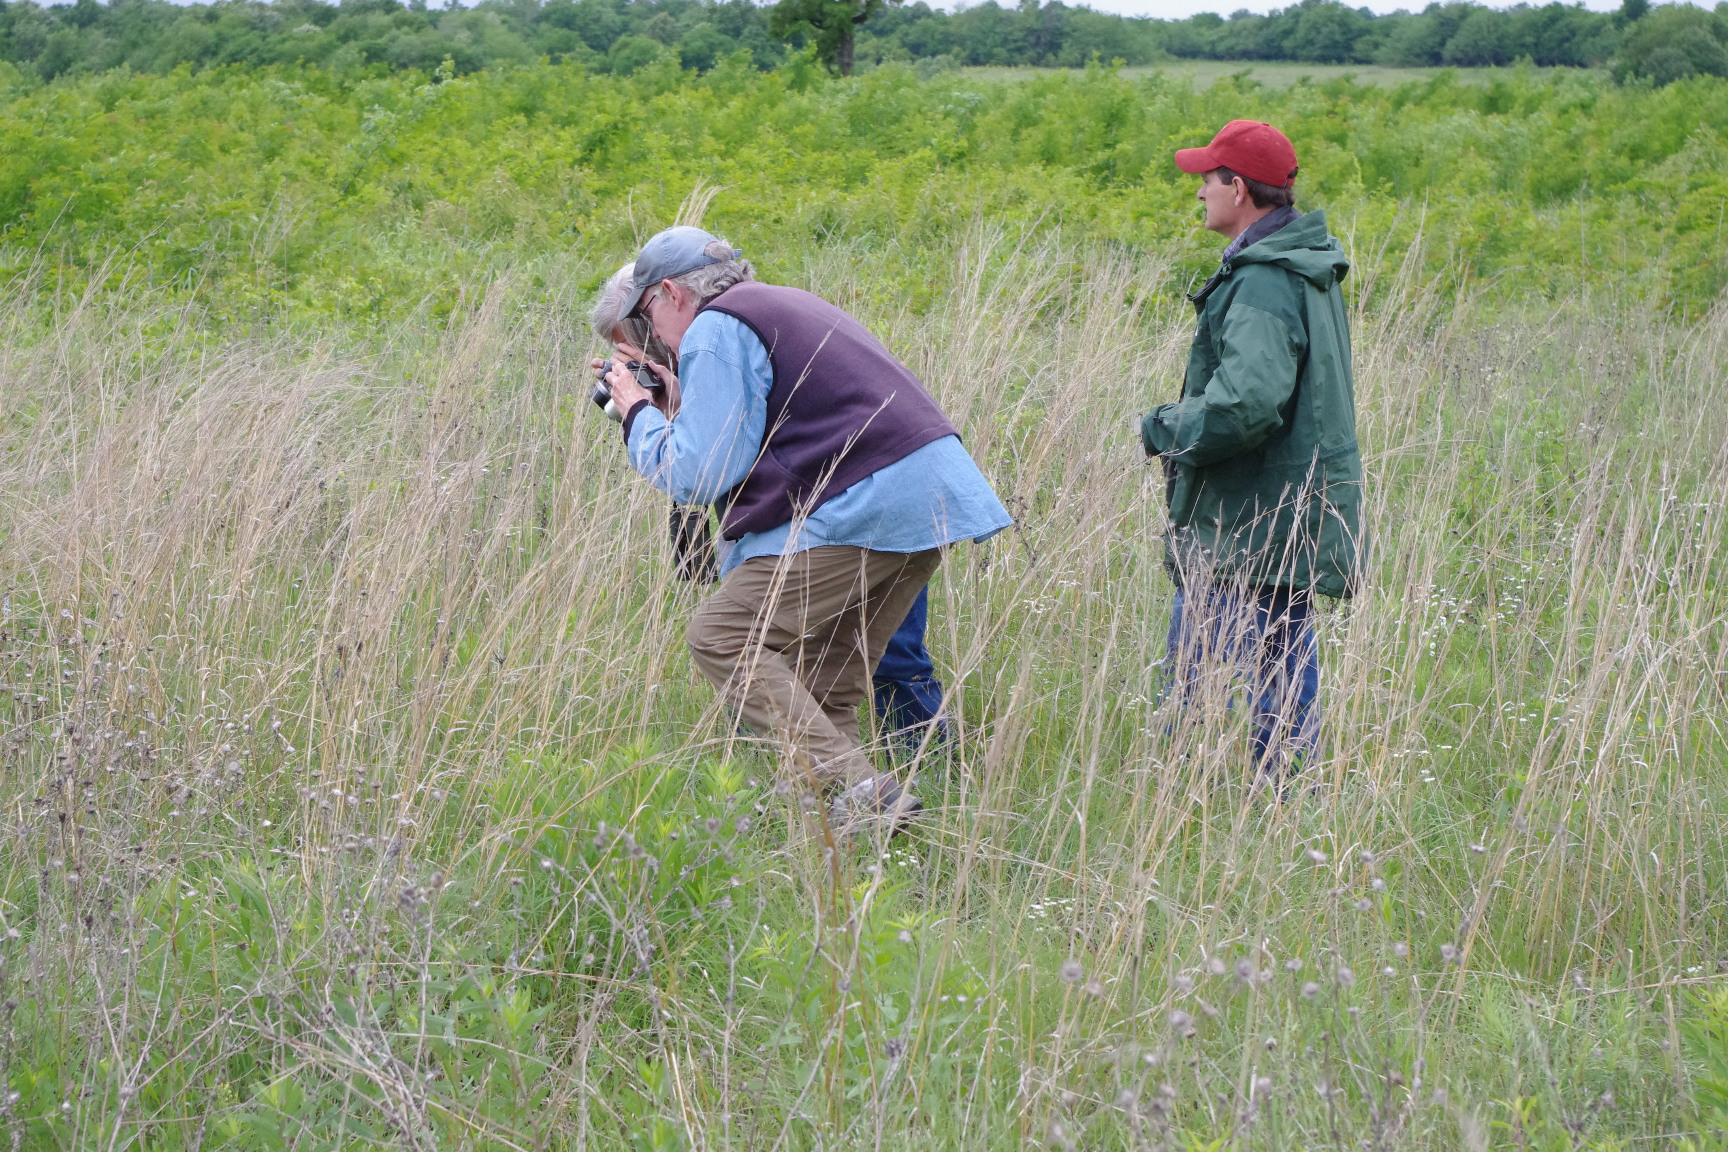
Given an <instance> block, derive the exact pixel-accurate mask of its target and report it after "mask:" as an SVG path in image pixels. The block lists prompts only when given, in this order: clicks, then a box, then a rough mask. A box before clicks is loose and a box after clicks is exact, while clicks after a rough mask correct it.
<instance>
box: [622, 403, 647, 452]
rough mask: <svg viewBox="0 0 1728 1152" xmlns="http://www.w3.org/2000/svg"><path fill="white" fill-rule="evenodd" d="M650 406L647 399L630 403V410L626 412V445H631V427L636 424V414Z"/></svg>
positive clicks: (626, 446) (627, 446)
mask: <svg viewBox="0 0 1728 1152" xmlns="http://www.w3.org/2000/svg"><path fill="white" fill-rule="evenodd" d="M647 407H649V403H648V401H647V400H646V399H643V400H638V401H636V403H634V404H632V405H630V411H628V412H626V413H624V447H625V448H629V447H630V429H631V428H633V427H635V426H636V414H637V413H638V412H640V411H642V409H644V408H647Z"/></svg>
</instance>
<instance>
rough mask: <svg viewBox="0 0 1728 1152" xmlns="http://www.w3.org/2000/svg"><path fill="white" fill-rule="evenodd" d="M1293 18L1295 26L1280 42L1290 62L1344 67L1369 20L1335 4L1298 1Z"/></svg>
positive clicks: (1329, 0)
mask: <svg viewBox="0 0 1728 1152" xmlns="http://www.w3.org/2000/svg"><path fill="white" fill-rule="evenodd" d="M1294 16H1295V26H1294V27H1293V28H1292V29H1291V30H1290V33H1289V35H1288V36H1287V37H1286V38H1285V40H1284V52H1285V55H1287V56H1289V58H1290V59H1292V60H1303V61H1308V62H1311V63H1315V64H1344V63H1347V62H1348V61H1350V60H1351V59H1353V58H1354V57H1355V53H1356V41H1357V40H1359V39H1361V38H1362V37H1363V36H1364V35H1366V34H1367V32H1368V20H1369V18H1368V17H1366V16H1363V15H1362V14H1361V13H1360V12H1357V11H1356V10H1355V9H1353V8H1346V7H1345V6H1344V5H1342V4H1340V3H1338V2H1337V0H1302V3H1300V4H1298V5H1297V6H1296V9H1295V12H1294Z"/></svg>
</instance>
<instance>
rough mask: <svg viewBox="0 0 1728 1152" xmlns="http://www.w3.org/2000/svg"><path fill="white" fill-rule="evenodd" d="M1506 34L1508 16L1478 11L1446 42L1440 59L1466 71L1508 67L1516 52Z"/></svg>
mask: <svg viewBox="0 0 1728 1152" xmlns="http://www.w3.org/2000/svg"><path fill="white" fill-rule="evenodd" d="M1506 32H1507V28H1506V17H1505V15H1504V14H1502V13H1499V12H1496V11H1494V10H1493V9H1491V8H1478V9H1476V10H1475V11H1474V12H1472V13H1470V15H1468V16H1466V17H1465V18H1464V23H1462V24H1460V25H1459V26H1458V31H1457V32H1456V33H1454V34H1453V36H1452V39H1450V40H1448V41H1447V42H1446V47H1445V48H1444V49H1443V50H1442V51H1441V53H1440V58H1441V59H1442V60H1443V61H1445V62H1446V63H1447V64H1458V65H1462V66H1463V67H1465V68H1480V67H1483V66H1485V65H1489V64H1505V63H1506V62H1507V61H1509V60H1511V59H1512V52H1513V51H1515V49H1512V48H1511V46H1510V45H1509V44H1508V43H1507V41H1506Z"/></svg>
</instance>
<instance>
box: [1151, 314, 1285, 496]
mask: <svg viewBox="0 0 1728 1152" xmlns="http://www.w3.org/2000/svg"><path fill="white" fill-rule="evenodd" d="M1219 343H1220V345H1221V346H1222V347H1221V355H1220V357H1219V362H1218V367H1217V369H1215V370H1214V371H1213V373H1212V378H1211V379H1210V380H1208V381H1206V385H1205V387H1204V388H1203V389H1202V390H1201V391H1200V392H1199V394H1198V395H1194V396H1190V397H1187V398H1186V399H1183V400H1178V401H1177V402H1176V403H1174V404H1163V405H1160V406H1159V407H1157V408H1154V409H1152V411H1151V412H1149V413H1147V415H1146V419H1145V421H1144V423H1143V424H1142V425H1141V436H1142V438H1143V439H1144V440H1145V443H1146V447H1147V450H1148V451H1150V452H1152V453H1153V454H1155V455H1158V456H1163V457H1166V458H1168V459H1171V460H1175V461H1177V462H1179V463H1182V464H1190V465H1193V466H1195V467H1203V466H1205V465H1207V464H1215V463H1217V462H1218V461H1220V460H1227V459H1229V458H1230V457H1232V456H1240V455H1241V454H1242V453H1244V452H1251V451H1253V450H1254V449H1255V448H1258V447H1259V446H1260V445H1261V444H1262V443H1264V442H1265V440H1266V438H1267V437H1268V436H1270V435H1271V434H1272V433H1274V432H1276V431H1277V430H1278V429H1279V428H1281V427H1283V426H1284V418H1283V416H1281V415H1280V414H1279V409H1281V408H1282V407H1283V406H1284V405H1285V404H1286V403H1288V402H1289V400H1290V396H1291V393H1293V392H1294V391H1295V390H1296V372H1297V368H1298V360H1299V349H1298V347H1297V343H1296V340H1295V338H1294V336H1293V335H1292V333H1291V331H1290V329H1289V327H1288V326H1287V325H1286V324H1285V323H1284V321H1283V320H1281V319H1279V318H1278V317H1277V316H1274V315H1273V314H1272V313H1270V312H1267V311H1264V310H1262V309H1259V308H1255V307H1253V306H1252V305H1249V304H1243V303H1235V304H1233V305H1232V306H1231V307H1230V309H1229V311H1228V312H1226V313H1225V315H1224V320H1223V325H1222V332H1221V336H1220V340H1219Z"/></svg>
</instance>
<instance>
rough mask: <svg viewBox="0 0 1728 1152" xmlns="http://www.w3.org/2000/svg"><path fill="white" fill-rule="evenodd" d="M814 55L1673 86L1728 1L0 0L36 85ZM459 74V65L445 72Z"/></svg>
mask: <svg viewBox="0 0 1728 1152" xmlns="http://www.w3.org/2000/svg"><path fill="white" fill-rule="evenodd" d="M798 51H808V52H811V53H813V54H814V55H815V56H816V57H817V58H819V59H820V60H822V61H823V62H824V63H826V64H827V65H828V66H829V67H830V68H832V69H834V70H835V71H839V72H842V73H850V72H851V71H852V69H853V67H854V66H855V65H857V64H859V63H863V64H877V63H883V62H891V61H924V62H927V66H929V67H933V68H943V67H958V66H965V65H1036V66H1042V67H1078V66H1081V65H1083V64H1085V63H1086V62H1087V61H1089V60H1092V59H1099V60H1103V61H1106V62H1108V61H1112V60H1120V61H1122V62H1123V63H1125V64H1152V63H1156V62H1158V61H1160V60H1167V59H1171V58H1199V59H1213V60H1286V61H1297V62H1303V63H1315V64H1382V65H1392V66H1405V67H1421V66H1442V65H1456V66H1461V67H1474V66H1482V65H1500V64H1510V63H1514V62H1516V61H1519V60H1529V61H1531V62H1532V63H1535V64H1538V65H1557V66H1575V67H1588V66H1601V65H1612V66H1613V67H1615V69H1616V70H1617V72H1618V73H1619V74H1620V75H1621V76H1622V78H1627V77H1634V76H1642V77H1646V78H1648V79H1650V80H1653V81H1655V82H1656V83H1668V82H1671V81H1673V80H1676V79H1680V78H1682V77H1685V76H1689V75H1694V74H1713V75H1718V76H1728V0H1725V2H1722V3H1718V4H1717V5H1716V7H1715V9H1714V10H1713V11H1707V10H1705V9H1702V8H1697V7H1693V6H1691V5H1689V4H1675V5H1665V6H1661V7H1657V8H1654V9H1652V8H1651V7H1650V5H1649V3H1648V0H1625V3H1624V4H1623V6H1622V7H1621V9H1620V10H1619V11H1617V12H1607V13H1604V12H1591V11H1589V10H1587V9H1585V8H1584V7H1583V6H1582V5H1567V4H1562V3H1558V2H1555V3H1549V4H1545V5H1542V6H1539V7H1537V6H1532V5H1529V4H1519V5H1516V6H1515V7H1512V8H1507V9H1493V8H1487V7H1484V6H1482V5H1480V4H1474V3H1468V2H1454V3H1444V4H1442V3H1433V4H1429V5H1428V6H1427V7H1426V8H1424V9H1423V10H1422V11H1420V12H1408V11H1398V12H1394V13H1391V14H1389V15H1383V16H1376V15H1374V14H1373V13H1371V12H1370V11H1369V10H1368V9H1366V8H1350V7H1348V6H1346V5H1345V4H1342V3H1339V2H1338V0H1301V2H1300V3H1297V4H1295V5H1293V6H1291V7H1289V8H1285V9H1282V10H1279V11H1274V12H1272V13H1270V14H1268V15H1256V14H1253V13H1249V12H1246V11H1242V12H1237V13H1235V14H1234V15H1232V16H1230V17H1229V18H1225V17H1222V16H1218V15H1215V14H1211V13H1207V14H1202V15H1198V16H1194V17H1192V18H1189V19H1185V20H1156V19H1151V18H1142V17H1123V16H1114V15H1110V14H1107V13H1102V12H1096V11H1093V10H1092V9H1090V8H1087V7H1085V6H1069V5H1067V4H1064V3H1062V2H1061V0H1047V2H1045V3H1043V4H1042V5H1040V4H1039V3H1038V0H1020V2H1019V3H1018V5H1016V6H1014V7H1004V6H1002V5H1001V4H999V3H997V2H996V0H984V2H983V3H979V4H975V5H972V6H970V7H964V8H961V9H959V10H958V11H954V12H945V11H942V10H940V9H935V8H932V7H930V5H929V4H927V3H923V2H922V0H920V2H918V3H912V4H905V3H897V2H890V0H779V3H777V4H774V5H772V6H767V7H761V6H758V5H756V4H754V3H751V2H750V0H481V2H480V3H479V4H477V5H475V6H473V7H460V6H458V5H456V4H455V3H454V2H453V0H450V2H449V3H447V6H446V7H443V8H430V7H428V6H427V5H426V3H425V0H408V3H406V4H404V3H401V2H400V0H341V2H340V3H335V4H330V3H324V2H323V0H276V2H275V3H262V2H259V0H216V2H214V3H207V4H189V5H179V4H174V3H171V2H169V0H113V2H112V3H107V4H104V3H100V2H98V0H76V2H75V3H71V4H57V5H47V6H43V5H39V4H37V3H35V2H34V0H17V2H15V3H9V2H7V0H0V60H5V61H9V62H10V63H11V64H13V65H14V66H15V67H16V68H17V69H19V71H20V72H21V73H22V74H23V75H24V76H28V77H34V78H36V79H39V80H44V81H46V80H52V79H54V78H56V77H58V76H62V75H67V74H76V73H87V72H101V71H106V70H109V69H114V68H130V69H131V70H133V71H137V72H151V73H160V72H167V71H171V70H172V69H174V68H176V67H180V66H183V65H184V66H189V67H191V68H194V69H202V68H209V67H216V66H220V65H225V64H253V65H261V64H287V63H296V62H301V63H309V64H316V65H320V66H323V67H327V68H332V69H336V70H339V71H345V72H347V71H355V70H364V69H372V70H380V69H381V70H395V69H409V68H412V69H419V70H422V71H426V72H431V71H434V70H436V69H438V68H439V67H441V66H447V67H448V68H450V69H453V70H454V71H456V72H459V73H466V72H474V71H479V70H481V69H487V68H499V67H509V66H513V65H525V64H529V63H531V62H533V61H536V60H539V59H541V58H548V59H550V60H552V61H554V62H561V61H570V62H575V63H580V64H582V65H584V66H586V67H588V68H590V69H591V70H595V71H599V72H612V73H619V74H628V73H633V72H635V71H637V70H639V69H641V68H643V67H646V66H648V65H650V64H653V63H654V62H656V61H658V60H662V59H668V58H675V59H676V60H677V62H678V63H679V64H680V65H681V66H682V67H685V68H690V69H694V70H696V71H706V70H708V69H710V68H712V67H714V66H715V65H716V64H717V63H719V62H720V61H721V60H722V59H725V58H726V57H729V56H733V55H735V54H737V53H740V52H747V53H749V57H750V59H751V61H752V62H753V63H754V64H755V66H756V67H758V68H762V69H771V68H775V67H778V66H779V65H781V64H782V63H784V62H785V61H786V60H787V58H788V54H789V53H794V52H798ZM446 61H448V65H446Z"/></svg>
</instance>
